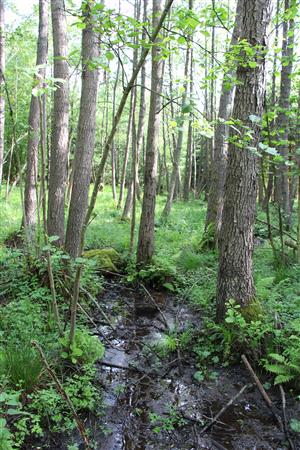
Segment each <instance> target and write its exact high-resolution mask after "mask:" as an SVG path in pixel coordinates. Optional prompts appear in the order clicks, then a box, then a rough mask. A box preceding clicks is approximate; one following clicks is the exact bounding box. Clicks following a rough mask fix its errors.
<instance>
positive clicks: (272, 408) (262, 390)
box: [242, 355, 284, 432]
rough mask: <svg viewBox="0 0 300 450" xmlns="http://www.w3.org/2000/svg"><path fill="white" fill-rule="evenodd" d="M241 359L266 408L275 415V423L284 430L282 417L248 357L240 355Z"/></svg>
mask: <svg viewBox="0 0 300 450" xmlns="http://www.w3.org/2000/svg"><path fill="white" fill-rule="evenodd" d="M242 360H243V363H244V364H245V366H246V368H247V370H248V371H249V372H250V374H251V376H252V378H253V380H254V381H255V384H256V386H257V388H258V390H259V392H260V393H261V395H262V397H263V399H264V400H265V402H266V404H267V406H268V408H269V409H270V411H271V412H272V414H273V416H274V417H275V419H276V420H277V423H278V425H279V427H280V429H281V431H283V432H284V426H283V423H282V419H281V417H280V415H279V414H278V411H277V408H276V407H275V406H274V404H273V402H272V400H271V399H270V397H269V396H268V394H267V392H266V390H265V388H264V387H263V385H262V384H261V382H260V381H259V378H258V376H257V375H256V373H255V372H254V370H253V369H252V366H251V364H250V363H249V361H248V359H247V358H246V356H245V355H242Z"/></svg>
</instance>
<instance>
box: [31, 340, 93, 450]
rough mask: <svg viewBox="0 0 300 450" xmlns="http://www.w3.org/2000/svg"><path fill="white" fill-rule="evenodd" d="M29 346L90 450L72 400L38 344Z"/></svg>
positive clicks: (88, 448)
mask: <svg viewBox="0 0 300 450" xmlns="http://www.w3.org/2000/svg"><path fill="white" fill-rule="evenodd" d="M31 345H32V346H33V347H35V348H36V349H37V351H38V352H39V354H40V357H41V360H42V363H43V365H44V367H45V369H46V370H47V372H48V374H49V376H50V377H51V378H52V380H53V381H54V383H55V384H56V386H57V389H58V391H59V393H60V395H61V396H62V398H63V399H64V400H65V401H66V402H67V404H68V406H69V408H70V410H71V412H72V414H73V417H74V420H75V422H76V424H77V428H78V431H79V433H80V435H81V437H82V439H83V442H84V446H85V448H86V449H87V450H90V444H89V440H88V436H87V432H86V429H85V427H84V424H83V422H82V421H81V420H80V419H79V417H78V414H77V412H76V409H75V408H74V405H73V403H72V400H71V399H70V397H69V396H68V394H67V393H66V391H65V390H64V388H63V386H62V384H61V382H60V381H59V379H58V378H57V376H56V374H55V372H54V371H53V370H52V369H51V367H50V366H49V363H48V361H47V359H46V356H45V354H44V352H43V350H42V349H41V347H40V345H39V343H38V342H37V341H32V342H31Z"/></svg>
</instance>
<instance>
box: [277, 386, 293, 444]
mask: <svg viewBox="0 0 300 450" xmlns="http://www.w3.org/2000/svg"><path fill="white" fill-rule="evenodd" d="M279 389H280V394H281V402H282V415H283V427H284V432H285V435H286V438H287V440H288V442H289V444H290V448H291V450H296V447H295V444H294V442H293V441H292V439H291V436H290V433H289V427H288V421H287V417H286V398H285V392H284V389H283V386H282V384H280V385H279Z"/></svg>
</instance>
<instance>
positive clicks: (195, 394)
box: [93, 281, 300, 450]
mask: <svg viewBox="0 0 300 450" xmlns="http://www.w3.org/2000/svg"><path fill="white" fill-rule="evenodd" d="M151 297H152V298H153V299H154V301H153V300H152V299H151ZM99 302H101V305H106V312H107V313H108V314H109V315H110V316H111V317H114V318H115V319H114V320H115V326H116V330H115V331H113V330H112V329H111V328H110V327H108V326H107V325H104V324H103V325H100V330H101V332H102V333H104V334H105V336H106V338H107V339H108V341H109V342H110V346H109V345H107V344H106V347H107V350H106V354H105V359H104V362H103V364H99V379H100V382H101V384H102V385H103V399H104V402H105V404H106V411H105V416H104V422H103V423H102V424H101V430H100V429H99V430H98V429H97V427H95V429H94V436H93V437H94V439H95V441H96V442H97V449H99V450H100V449H101V450H121V449H122V450H167V449H174V450H192V449H212V450H213V449H223V450H224V449H227V450H242V449H245V450H283V449H286V448H288V445H287V443H286V441H285V436H284V435H283V433H282V432H281V431H280V429H279V427H278V425H277V424H276V422H275V421H274V418H273V417H272V415H271V413H270V411H269V410H268V408H267V407H266V405H265V403H264V401H263V400H262V398H261V397H260V394H259V393H258V392H257V389H256V388H255V387H254V386H253V387H250V388H248V389H247V390H246V391H245V392H244V393H243V395H242V396H241V397H240V398H239V399H238V400H237V401H236V402H235V403H234V404H233V405H232V406H231V407H229V408H228V409H227V410H226V411H225V413H224V414H223V415H222V416H221V417H220V419H219V420H218V421H217V422H216V423H215V425H214V426H213V427H211V429H210V430H209V431H208V432H207V433H205V434H203V435H201V429H202V427H203V426H204V425H205V424H206V423H208V422H209V421H210V420H211V419H212V417H214V416H215V415H216V413H217V412H218V411H219V410H220V409H221V408H222V407H223V406H224V405H225V404H226V403H227V402H228V400H230V399H231V398H232V397H233V396H234V395H235V394H236V393H237V392H238V391H239V390H240V389H241V387H242V386H243V385H245V384H247V383H249V382H250V383H251V380H250V379H249V375H248V373H247V372H246V371H245V370H244V368H243V367H242V366H235V367H229V368H219V369H218V368H217V369H215V368H214V370H215V371H216V372H217V376H216V379H215V380H209V381H203V382H201V383H198V382H196V381H195V379H194V378H193V374H194V373H195V371H196V370H197V368H196V361H195V360H194V359H193V356H192V354H190V355H188V356H186V355H180V354H177V353H176V352H175V353H174V354H172V355H170V356H169V357H168V358H167V359H164V360H161V359H160V358H158V357H157V356H156V355H155V353H153V351H151V350H150V348H149V343H151V341H153V340H154V339H157V338H158V337H159V336H161V335H162V333H163V332H164V331H166V327H173V326H174V325H176V327H177V328H178V329H183V328H184V327H185V326H186V323H187V322H189V323H190V324H192V325H194V326H197V327H201V317H198V315H197V314H195V312H194V311H192V310H190V309H189V307H188V306H187V305H182V304H180V305H179V304H178V303H177V301H176V299H174V298H172V297H170V296H168V295H166V294H161V293H156V292H151V295H150V296H149V295H148V294H147V293H146V292H145V291H144V290H143V289H140V290H131V289H127V288H125V287H122V286H120V285H119V284H118V283H117V282H115V283H114V282H113V281H109V284H107V285H106V288H105V290H104V292H103V294H102V295H101V297H100V298H99ZM155 304H156V305H158V309H159V310H160V312H159V311H158V309H157V307H156V306H155ZM198 314H199V313H198ZM95 315H97V312H96V311H95ZM96 318H97V317H96ZM97 319H98V320H99V322H101V320H102V319H101V317H100V316H99V317H98V318H97ZM165 322H167V324H166V323H165ZM269 393H270V395H271V397H272V399H273V400H274V402H275V403H276V402H277V404H278V406H279V407H280V396H279V394H278V392H276V391H274V392H269ZM298 403H299V402H298ZM297 408H298V409H297ZM172 411H173V413H172ZM174 411H175V412H176V411H177V413H174ZM288 411H289V414H290V415H292V417H299V413H300V411H299V406H297V404H296V403H295V402H294V401H293V399H292V397H289V396H288ZM153 414H156V415H157V416H153ZM172 414H173V417H174V414H175V415H176V414H177V415H176V417H175V419H174V420H172V419H170V417H172ZM99 428H100V427H99ZM293 439H294V442H295V444H296V448H298V449H300V441H299V439H298V442H297V440H296V439H297V436H293Z"/></svg>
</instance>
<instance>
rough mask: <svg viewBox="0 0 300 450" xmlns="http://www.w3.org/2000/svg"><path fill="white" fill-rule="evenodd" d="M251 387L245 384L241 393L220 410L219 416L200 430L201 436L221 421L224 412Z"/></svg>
mask: <svg viewBox="0 0 300 450" xmlns="http://www.w3.org/2000/svg"><path fill="white" fill-rule="evenodd" d="M250 386H251V384H245V386H243V387H242V389H240V390H239V392H238V393H237V394H235V395H234V396H233V397H232V398H231V399H230V400H229V401H228V402H227V403H226V405H224V406H223V408H222V409H220V411H219V412H218V414H216V415H215V416H214V417H213V418H212V420H211V421H210V422H209V423H208V424H206V425H205V426H204V427H203V428H202V429H201V430H200V436H201V435H202V434H204V433H206V432H207V431H208V430H209V429H210V428H211V427H212V425H213V424H214V423H215V422H216V421H217V420H218V419H219V417H221V415H222V414H224V412H225V411H226V410H227V409H228V408H229V406H231V405H232V404H233V403H234V402H235V401H236V400H237V399H238V398H239V397H240V396H241V395H242V394H243V392H244V391H245V390H246V389H248V388H249V387H250Z"/></svg>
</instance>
